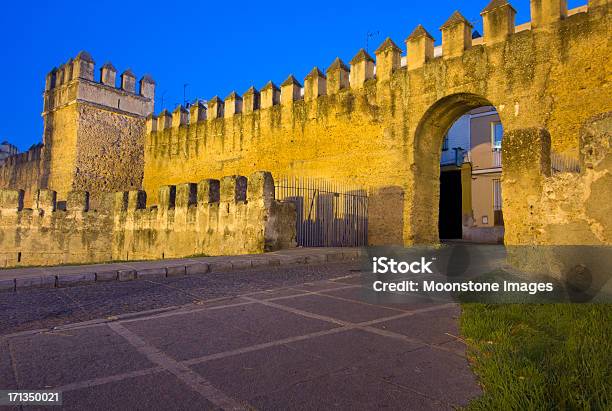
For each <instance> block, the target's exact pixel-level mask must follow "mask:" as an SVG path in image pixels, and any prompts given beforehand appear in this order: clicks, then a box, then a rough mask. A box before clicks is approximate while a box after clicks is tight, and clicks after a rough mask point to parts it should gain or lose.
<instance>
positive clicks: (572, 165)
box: [550, 152, 580, 174]
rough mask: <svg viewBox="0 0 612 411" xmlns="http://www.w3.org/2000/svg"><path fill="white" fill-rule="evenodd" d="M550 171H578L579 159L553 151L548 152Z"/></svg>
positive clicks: (553, 172) (554, 172)
mask: <svg viewBox="0 0 612 411" xmlns="http://www.w3.org/2000/svg"><path fill="white" fill-rule="evenodd" d="M550 169H551V170H550V171H551V173H552V174H556V173H580V161H579V160H578V159H577V158H574V157H568V156H565V155H563V154H558V153H555V152H551V153H550Z"/></svg>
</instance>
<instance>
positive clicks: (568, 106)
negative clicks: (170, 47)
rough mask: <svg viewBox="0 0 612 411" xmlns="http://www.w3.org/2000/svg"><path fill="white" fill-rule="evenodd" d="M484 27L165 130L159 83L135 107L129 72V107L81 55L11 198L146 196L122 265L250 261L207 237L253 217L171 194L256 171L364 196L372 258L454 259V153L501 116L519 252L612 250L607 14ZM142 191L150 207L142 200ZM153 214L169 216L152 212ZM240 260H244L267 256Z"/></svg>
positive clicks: (354, 64) (593, 7) (545, 11)
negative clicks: (561, 168)
mask: <svg viewBox="0 0 612 411" xmlns="http://www.w3.org/2000/svg"><path fill="white" fill-rule="evenodd" d="M481 14H482V18H483V28H484V35H483V37H481V38H478V39H472V36H471V32H472V27H471V25H470V23H469V22H468V21H467V20H466V19H465V18H464V17H463V16H461V14H459V13H458V12H455V13H453V14H452V15H451V17H450V18H449V19H448V21H447V22H446V23H445V24H444V25H443V26H442V27H441V34H442V45H441V46H439V47H435V46H434V40H433V38H432V37H431V35H430V34H429V33H428V32H427V31H426V30H425V28H424V27H422V26H420V25H419V26H418V27H417V28H416V29H415V30H414V31H413V32H412V34H411V35H410V36H408V38H407V39H406V41H405V43H406V55H405V56H402V50H401V49H400V48H399V47H398V46H397V45H396V44H394V43H393V41H391V40H390V39H387V40H385V41H384V42H383V44H382V45H381V46H380V47H379V48H378V49H377V50H376V52H375V57H376V58H373V57H371V56H370V55H368V53H366V52H365V51H364V50H360V51H359V52H358V53H357V54H356V55H355V57H354V58H353V59H352V60H351V61H350V67H349V66H347V65H345V64H344V63H343V62H342V61H341V60H340V59H336V60H335V61H334V62H333V63H332V64H331V65H330V66H329V67H328V68H327V70H326V71H325V73H323V72H322V71H321V70H319V69H318V68H314V69H313V70H312V71H311V72H310V73H309V74H308V76H306V78H305V81H304V86H303V87H302V85H301V84H300V83H299V82H298V80H296V79H295V78H294V77H293V76H289V77H288V78H287V80H286V81H284V82H283V83H282V84H281V86H280V87H277V86H276V85H275V84H274V83H272V82H269V83H268V84H266V85H265V86H264V87H263V88H262V89H261V90H260V91H258V90H257V89H255V88H254V87H251V88H250V89H249V90H247V91H246V92H245V93H244V95H243V96H240V95H239V94H237V93H231V94H230V95H229V96H227V98H226V99H225V100H223V99H220V98H218V97H215V98H212V99H211V100H209V101H208V104H207V106H204V105H202V104H194V105H192V106H191V107H190V108H189V110H187V109H186V108H183V107H181V106H179V107H177V108H176V109H175V110H174V111H173V112H172V113H170V112H168V111H166V110H164V111H162V112H161V113H160V114H159V115H158V116H154V115H152V114H151V112H152V105H153V94H154V87H155V85H154V83H153V82H152V80H151V79H150V78H148V77H144V78H143V79H142V80H141V82H140V83H141V84H140V92H139V93H138V94H137V93H136V92H135V86H134V85H135V78H134V76H133V74H131V72H129V71H126V72H124V75H123V76H122V81H121V83H122V85H121V89H116V88H115V87H114V81H115V71H114V68H113V67H112V65H104V66H103V67H102V71H101V82H100V83H98V82H95V81H93V60H92V59H91V57H89V56H88V55H87V54H83V53H82V54H80V55H79V56H77V58H76V59H75V60H74V61H70V62H69V64H66V65H64V66H62V67H60V68H59V69H57V70H53V71H52V72H51V73H49V76H48V79H47V87H46V91H45V112H44V113H43V116H44V118H45V135H44V147H43V149H42V154H41V156H40V157H41V158H42V163H41V164H42V165H40V168H41V169H42V171H41V173H40V175H39V176H38V182H37V184H38V185H37V186H35V187H32V185H31V181H32V177H31V176H32V175H33V174H35V171H32V170H35V169H36V167H37V166H36V165H32V164H34V163H32V164H30V163H29V162H23V164H26V163H27V164H29V165H28V166H25V165H22V163H20V164H19V165H17V162H14V163H13V165H11V166H10V167H9V168H8V169H7V168H5V169H0V185H1V186H3V187H10V188H27V189H28V190H27V192H28V193H30V194H29V196H30V197H33V196H34V195H35V193H36V188H39V187H42V188H47V189H51V190H55V191H57V193H58V194H57V195H58V200H65V199H66V197H67V195H68V193H69V192H71V191H75V190H77V191H78V190H81V191H90V192H91V193H92V198H98V199H99V200H97V201H98V203H99V204H102V203H103V202H104V201H103V198H104V195H103V194H104V193H105V192H114V191H125V190H132V191H133V193H132V194H131V196H132V197H133V198H132V197H130V198H132V201H131V202H130V201H129V199H128V202H127V204H128V205H127V209H125V210H123V209H122V211H121V212H114V214H113V221H114V224H115V227H116V228H115V231H116V232H115V234H118V233H120V235H119V234H118V235H117V236H115V234H114V238H113V240H112V244H113V253H114V255H115V254H116V255H117V256H118V258H123V259H124V258H137V257H135V256H137V255H140V256H143V258H144V257H146V258H149V256H150V257H151V258H159V257H161V256H162V255H163V256H164V257H165V256H166V255H168V256H170V255H172V256H178V255H187V254H190V253H193V254H198V253H207V251H206V250H209V251H210V252H211V253H217V252H220V251H224V250H225V248H224V246H223V244H224V242H227V243H228V244H233V245H232V247H234V246H236V247H238V244H239V243H240V241H242V242H243V243H244V239H242V240H238V239H239V238H241V237H240V236H242V235H245V234H244V232H243V233H242V234H241V233H240V232H238V231H235V230H233V229H228V230H227V233H228V235H227V236H217V237H214V238H216V239H217V240H218V241H219V243H215V245H212V242H210V241H208V240H207V239H206V236H205V235H204V233H205V232H209V231H210V230H212V231H213V232H218V231H215V230H216V229H215V228H214V225H207V224H208V223H207V222H206V221H208V220H207V219H208V218H210V215H213V216H214V215H216V216H218V218H219V219H220V221H221V220H223V219H226V220H227V219H228V218H229V216H230V215H232V216H235V215H240V216H241V217H240V219H239V220H240V221H250V218H251V217H250V216H252V212H253V211H252V210H250V209H249V207H250V206H249V202H247V203H246V205H244V204H242V203H241V202H240V200H235V203H232V202H231V201H224V200H223V199H224V198H225V199H227V198H229V197H227V196H224V195H221V196H220V202H219V204H220V206H219V207H221V204H224V203H227V204H229V205H228V206H227V207H229V208H228V210H229V211H226V208H224V207H221V209H220V210H219V211H218V213H217V211H216V209H215V206H213V205H205V204H208V203H206V202H203V203H202V202H198V203H197V207H196V206H195V203H194V202H193V201H194V200H193V190H194V188H193V187H194V186H193V185H189V186H182V185H181V186H178V187H177V188H176V190H177V192H178V193H177V194H176V195H177V196H178V197H177V199H176V200H175V201H176V203H177V204H179V206H178V208H176V207H175V209H174V211H173V212H169V211H168V210H169V209H171V206H170V204H171V203H172V198H173V197H172V196H173V194H172V190H171V189H168V190H170V192H167V191H164V190H166V189H164V188H163V187H165V186H169V185H177V184H181V183H183V182H185V181H200V180H201V179H202V178H205V177H214V178H221V177H222V176H224V175H247V174H250V173H253V172H255V171H256V170H270V171H271V172H272V174H273V175H274V176H277V177H279V176H285V175H296V176H304V177H316V178H323V179H328V180H334V181H337V182H341V183H349V184H351V185H359V186H362V187H364V188H367V189H368V191H369V196H370V197H369V216H368V219H369V221H368V230H369V233H368V239H369V242H370V243H371V244H373V245H382V244H405V245H412V244H432V243H437V242H438V241H439V240H438V231H437V223H438V202H439V173H440V150H441V146H442V141H443V138H444V135H445V133H446V131H447V130H448V129H449V128H450V126H451V125H452V123H453V122H454V121H455V120H456V119H457V118H458V117H460V116H461V115H462V114H464V113H466V112H468V111H470V110H471V109H474V108H476V107H480V106H494V107H495V108H496V110H497V112H498V113H499V116H500V118H501V121H502V123H503V126H504V130H505V137H504V141H503V153H504V154H503V155H504V170H503V173H502V192H503V209H504V221H505V233H506V234H505V243H506V244H507V245H511V246H512V245H534V246H537V245H565V244H581V245H597V246H609V245H610V244H611V243H612V234H611V230H612V228H611V227H612V217H611V216H612V213H611V212H610V209H609V198H611V194H612V193H611V190H612V189H611V187H612V184H610V179H611V173H612V165H611V163H610V158H611V157H612V156H611V153H610V147H611V144H610V138H611V137H610V136H611V134H610V131H611V129H612V125H611V124H610V114H609V113H610V112H612V101H611V99H610V95H611V93H610V81H609V80H610V64H609V56H610V55H611V54H612V53H611V50H610V38H612V36H611V30H610V13H609V4H608V1H607V0H591V1H589V3H588V6H583V7H579V8H577V9H574V10H567V1H565V0H532V1H531V21H530V22H529V23H526V24H522V25H519V26H517V25H516V24H515V10H514V8H513V7H512V6H511V5H510V4H509V2H507V1H505V0H493V1H491V2H490V3H489V4H488V5H487V7H485V8H484V9H483V11H482V13H481ZM145 116H147V120H146V121H145ZM99 141H101V142H102V144H98V142H99ZM551 150H554V151H555V152H557V153H560V154H563V155H566V156H569V157H573V158H578V159H580V162H581V164H582V165H583V167H582V171H581V173H580V174H574V175H569V174H568V173H560V174H555V175H554V176H552V175H550V152H551ZM29 157H32V158H33V159H35V158H36V156H34V155H33V156H30V155H28V158H29ZM143 158H144V160H143ZM35 161H37V160H35ZM5 167H6V166H5ZM19 176H22V177H19ZM26 176H29V177H26ZM143 176H144V177H143ZM141 179H142V185H141ZM204 187H205V185H204V186H202V189H203V190H204ZM140 188H143V189H144V190H145V191H146V192H147V193H148V197H147V198H146V200H145V197H144V196H143V195H142V194H134V193H135V191H134V190H137V189H140ZM198 189H199V187H198ZM208 190H209V191H210V187H208ZM204 191H205V190H204ZM204 191H202V192H204ZM221 191H223V190H221ZM180 193H182V194H180ZM185 193H187V194H185ZM134 196H135V197H134ZM181 198H182V200H179V199H181ZM185 198H187V200H185ZM26 201H27V198H26ZM146 202H149V203H150V204H155V203H157V204H159V206H158V208H157V209H144V208H143V207H145V204H146ZM122 204H125V203H122ZM130 204H132V205H130ZM185 204H187V206H185ZM175 205H176V204H175ZM122 207H124V206H122ZM92 208H96V209H98V208H100V207H99V206H98V205H97V204H96V205H95V206H94V207H92ZM196 208H197V210H196ZM67 212H68V213H70V212H71V211H67ZM228 213H229V214H228ZM124 214H125V215H124ZM281 215H284V213H281ZM207 216H209V217H207ZM245 219H246V220H245ZM264 220H265V218H264ZM272 220H274V219H272ZM194 221H195V222H196V223H194V224H195V225H194V224H192V222H194ZM228 221H229V220H228ZM190 224H191V225H190ZM119 226H124V227H126V229H125V230H124V231H122V230H119V229H118V228H117V227H119ZM184 227H198V228H184ZM205 227H208V228H205ZM270 227H271V226H270ZM170 228H171V229H170ZM10 230H11V228H10V227H9V232H10ZM256 231H257V230H256ZM223 232H224V233H225V232H226V230H225V229H224V231H223ZM264 232H267V231H265V230H264ZM232 233H233V234H232ZM13 234H14V233H12V234H10V235H13ZM3 235H4V236H5V237H6V234H3ZM194 238H196V239H197V240H194ZM211 241H212V240H211ZM281 243H284V241H281ZM257 244H259V245H258V246H257V247H256V248H258V249H261V250H264V249H265V246H262V245H261V243H257ZM75 247H77V248H78V246H76V245H75ZM215 247H217V248H215ZM232 247H230V248H232ZM241 247H242V248H241V252H247V249H251V247H252V244H250V243H248V241H247V242H246V243H245V244H244V246H241ZM77 248H75V252H77V251H78V250H77ZM12 250H13V251H11V252H14V251H16V249H12Z"/></svg>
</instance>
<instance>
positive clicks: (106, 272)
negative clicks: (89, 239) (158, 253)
mask: <svg viewBox="0 0 612 411" xmlns="http://www.w3.org/2000/svg"><path fill="white" fill-rule="evenodd" d="M360 255H361V249H358V248H294V249H291V250H281V251H275V252H271V253H265V254H250V255H239V256H218V257H197V258H182V259H166V260H155V261H134V262H129V261H128V262H118V263H107V264H89V265H66V266H47V267H24V268H11V269H4V270H0V291H16V290H19V289H24V288H31V287H50V288H52V287H63V286H69V285H76V284H83V283H94V282H101V281H131V280H136V279H142V278H145V279H152V278H160V277H172V276H180V275H192V274H206V273H209V272H220V271H229V270H232V269H248V268H251V267H260V266H265V265H290V264H291V265H294V264H320V263H325V262H328V261H329V262H331V261H344V260H347V261H349V260H356V259H358V258H359V256H360Z"/></svg>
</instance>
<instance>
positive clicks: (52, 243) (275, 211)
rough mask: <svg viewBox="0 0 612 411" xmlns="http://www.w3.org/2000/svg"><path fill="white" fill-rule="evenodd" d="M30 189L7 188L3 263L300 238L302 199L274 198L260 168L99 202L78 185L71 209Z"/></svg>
mask: <svg viewBox="0 0 612 411" xmlns="http://www.w3.org/2000/svg"><path fill="white" fill-rule="evenodd" d="M23 194H24V193H23V191H20V190H6V189H5V190H0V266H5V267H6V266H19V265H52V264H62V263H84V262H104V261H111V260H135V259H162V258H169V257H186V256H190V255H200V254H204V255H235V254H248V253H262V252H264V251H274V250H278V249H282V248H289V247H293V246H295V219H296V215H295V206H294V205H293V204H292V203H283V202H279V201H276V200H275V197H274V181H273V179H272V175H271V174H270V173H266V172H257V173H254V174H253V175H251V176H250V177H249V179H248V181H247V179H246V178H245V177H242V176H229V177H224V178H222V179H221V181H219V180H212V179H209V180H204V181H202V182H200V183H198V184H193V183H188V184H181V185H178V186H164V187H161V188H160V193H159V198H160V203H159V205H158V206H152V207H149V208H146V207H145V202H146V193H145V192H144V191H140V190H135V191H129V192H127V191H126V192H119V193H116V194H114V195H112V194H111V195H108V196H106V198H105V199H104V201H102V202H101V203H100V204H101V207H100V209H99V210H97V211H96V210H91V209H90V208H89V194H88V193H87V192H82V191H79V192H71V193H69V195H68V200H67V203H66V209H65V210H58V209H57V201H56V193H55V192H54V191H50V190H39V191H38V193H37V199H36V205H35V208H34V209H24V208H23Z"/></svg>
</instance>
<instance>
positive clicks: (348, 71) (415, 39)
mask: <svg viewBox="0 0 612 411" xmlns="http://www.w3.org/2000/svg"><path fill="white" fill-rule="evenodd" d="M589 7H590V8H591V9H595V8H600V7H601V8H604V7H607V2H606V1H605V0H591V1H590V2H589ZM586 12H588V7H587V6H581V7H577V8H575V9H573V10H568V9H567V0H532V1H531V15H532V21H531V22H528V23H524V24H521V25H518V26H517V25H515V15H516V10H515V9H514V8H513V7H512V5H511V4H510V2H509V1H507V0H492V1H491V2H490V3H489V4H488V5H487V6H486V7H485V8H484V9H483V11H482V12H481V17H482V20H483V27H484V35H483V36H482V37H477V38H473V36H472V29H473V25H472V24H471V23H470V22H469V21H468V20H467V19H466V18H465V17H464V16H463V15H462V14H461V13H460V12H459V11H455V12H454V13H453V14H452V15H451V16H450V17H449V19H448V20H447V21H446V22H445V23H444V24H443V25H442V26H441V27H440V31H441V34H442V44H441V45H439V46H434V39H433V37H432V36H431V35H430V34H429V33H428V32H427V30H426V29H425V27H423V26H422V25H418V26H417V27H416V28H415V30H414V31H413V32H412V33H411V34H410V35H409V36H408V37H407V38H406V40H405V43H406V54H404V55H402V50H401V49H400V47H398V46H397V45H396V44H395V43H394V42H393V41H392V40H391V39H390V38H387V39H385V40H384V42H383V43H382V44H381V45H380V47H379V48H378V49H377V50H376V52H375V55H376V60H375V59H374V58H373V57H372V56H370V55H369V54H368V53H367V52H366V51H365V50H364V49H361V50H359V51H358V52H357V54H356V55H355V56H354V57H353V59H351V62H350V68H349V67H347V66H346V65H345V64H344V63H343V62H342V60H340V59H339V58H337V59H336V60H335V61H334V62H333V63H332V64H331V65H330V66H329V68H328V69H327V72H328V75H329V74H330V72H331V73H333V74H334V75H333V76H332V77H333V78H329V79H328V78H327V76H325V75H324V74H323V73H322V72H321V71H320V70H319V69H318V68H317V67H315V68H314V69H313V71H312V72H310V73H309V74H308V75H307V76H306V78H305V79H304V84H305V85H306V86H308V87H303V86H302V85H301V84H300V82H299V81H298V80H297V79H296V78H295V77H294V76H293V75H290V76H289V77H288V78H287V79H286V80H285V81H284V82H283V83H282V84H281V87H280V88H279V87H277V86H276V85H275V84H274V83H273V82H272V81H269V82H268V83H267V84H266V85H265V86H264V87H263V88H262V89H261V104H253V102H252V101H253V100H251V99H249V100H248V104H246V106H247V108H246V109H244V110H243V109H242V107H239V106H237V103H235V102H234V100H233V97H235V96H237V98H238V99H239V100H238V101H240V102H242V98H241V97H240V95H238V94H237V93H236V92H232V93H231V94H230V95H229V96H228V98H229V99H231V100H230V101H231V102H232V105H233V107H232V110H227V111H226V110H224V101H223V100H222V99H220V98H219V97H218V96H215V97H213V98H212V99H211V100H210V101H209V102H208V107H209V115H208V117H207V119H208V120H214V119H217V118H223V117H226V118H232V117H234V116H236V115H237V114H250V113H252V112H255V111H257V110H260V109H267V108H270V107H272V106H276V105H283V104H290V103H292V102H294V101H298V100H303V99H304V100H312V99H313V96H315V95H316V97H315V98H318V97H324V96H327V95H332V94H336V93H338V92H339V91H340V90H343V89H356V88H360V87H362V86H363V84H364V83H365V82H366V81H368V80H370V79H376V80H381V81H384V80H389V79H390V78H391V77H392V75H393V73H394V72H396V71H399V70H406V69H407V70H408V71H410V70H417V69H420V68H422V67H423V66H424V65H426V64H427V63H428V62H431V61H433V60H436V59H438V58H442V59H454V58H459V57H461V56H462V55H463V54H464V53H465V52H466V51H467V50H469V49H471V48H472V47H497V46H498V44H497V43H499V42H505V41H508V40H509V38H510V37H511V36H512V35H513V34H516V33H520V32H523V31H531V30H546V29H547V28H548V26H550V25H554V24H556V23H558V22H559V21H562V20H565V19H567V18H568V17H570V16H573V15H576V14H579V13H586ZM313 78H315V79H316V88H315V89H313V86H314V85H315V83H313V81H312V79H313ZM328 81H329V82H330V85H331V86H330V87H328V86H327V83H328ZM283 88H285V93H284V97H283ZM244 94H245V97H247V95H249V96H250V95H257V97H259V95H260V93H259V92H257V89H255V88H254V87H251V88H249V89H248V90H247V91H246V92H245V93H244ZM226 100H227V99H226ZM210 107H212V108H213V112H212V113H210ZM202 120H205V119H204V118H202V117H201V116H200V117H198V118H197V120H196V121H193V120H191V119H188V121H187V123H180V124H181V125H187V124H191V123H197V122H199V121H202ZM149 129H150V130H152V129H151V128H149Z"/></svg>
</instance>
